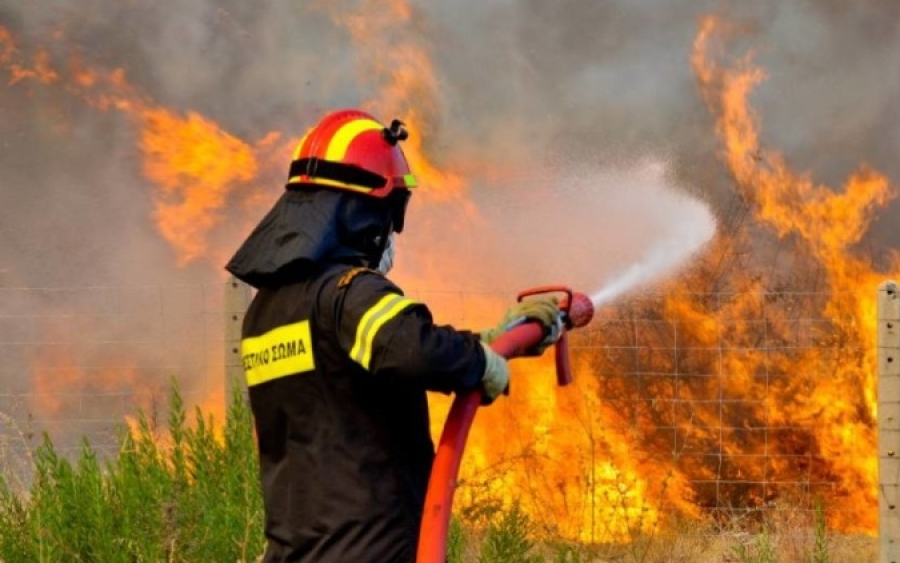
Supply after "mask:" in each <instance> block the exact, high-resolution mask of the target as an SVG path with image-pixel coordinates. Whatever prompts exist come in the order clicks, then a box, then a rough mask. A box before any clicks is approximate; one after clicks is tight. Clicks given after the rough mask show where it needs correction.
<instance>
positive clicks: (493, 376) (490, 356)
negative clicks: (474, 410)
mask: <svg viewBox="0 0 900 563" xmlns="http://www.w3.org/2000/svg"><path fill="white" fill-rule="evenodd" d="M481 346H482V347H483V348H484V375H483V376H482V377H481V383H482V385H483V386H484V395H485V400H486V402H484V404H490V403H492V402H493V401H494V399H496V398H497V396H498V395H500V394H501V393H503V391H504V390H506V388H507V387H508V386H509V367H508V366H507V365H506V358H504V357H503V356H501V355H500V354H498V353H497V352H494V351H493V350H492V349H491V347H490V346H488V345H487V344H485V343H484V342H482V343H481Z"/></svg>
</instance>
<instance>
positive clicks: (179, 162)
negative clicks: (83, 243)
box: [140, 108, 257, 263]
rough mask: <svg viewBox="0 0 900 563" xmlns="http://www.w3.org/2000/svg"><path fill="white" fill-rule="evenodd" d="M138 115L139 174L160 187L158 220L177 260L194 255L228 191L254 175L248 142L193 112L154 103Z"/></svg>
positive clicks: (201, 247) (215, 220) (200, 252)
mask: <svg viewBox="0 0 900 563" xmlns="http://www.w3.org/2000/svg"><path fill="white" fill-rule="evenodd" d="M141 118H142V120H143V123H144V126H143V127H142V131H141V141H140V146H141V150H142V152H143V153H144V175H145V176H146V177H147V178H149V179H150V180H151V181H153V182H154V183H156V184H157V185H158V186H159V187H160V188H161V193H160V194H159V196H158V197H157V201H156V212H155V215H156V220H157V225H158V227H159V229H160V232H161V234H162V235H163V237H164V238H165V239H166V240H168V241H169V242H171V243H173V245H175V246H176V247H177V248H179V249H181V252H180V256H179V261H180V262H181V263H186V262H189V261H192V260H195V259H197V258H198V257H200V256H202V255H203V253H204V251H205V250H206V248H205V245H204V244H203V233H206V232H207V231H209V230H210V229H211V228H212V227H214V226H215V225H216V224H217V223H218V222H219V221H220V220H221V216H220V215H219V213H218V212H219V211H220V210H221V209H222V208H223V207H224V205H225V199H226V196H227V195H228V192H229V190H231V189H232V188H233V187H234V186H235V185H236V184H240V183H242V182H248V181H250V180H252V179H253V178H255V177H256V174H257V163H256V157H255V155H254V154H253V151H252V149H251V147H250V146H249V145H247V144H246V143H244V142H243V141H241V140H240V139H238V138H236V137H234V136H232V135H229V134H228V133H226V132H224V131H222V130H221V129H220V128H219V127H218V126H217V125H216V124H215V123H213V122H212V121H210V120H208V119H205V118H204V117H203V116H201V115H198V114H196V113H189V114H188V115H187V116H186V117H181V116H178V115H176V114H174V113H173V112H171V111H169V110H166V109H162V108H154V109H150V110H146V111H143V112H141Z"/></svg>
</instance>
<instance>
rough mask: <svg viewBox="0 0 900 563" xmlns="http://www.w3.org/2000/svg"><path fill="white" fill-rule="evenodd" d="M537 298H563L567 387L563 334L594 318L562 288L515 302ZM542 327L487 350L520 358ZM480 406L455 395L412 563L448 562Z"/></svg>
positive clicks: (581, 298)
mask: <svg viewBox="0 0 900 563" xmlns="http://www.w3.org/2000/svg"><path fill="white" fill-rule="evenodd" d="M540 293H564V294H565V295H564V296H563V297H562V298H561V299H560V306H559V308H560V313H561V315H562V318H563V326H564V330H563V333H562V335H560V337H559V339H558V340H557V341H556V344H554V348H555V354H556V380H557V383H558V384H559V385H560V386H564V385H568V384H569V383H571V382H572V371H571V367H570V364H569V350H568V342H567V340H568V339H567V337H566V331H568V330H571V329H573V328H578V327H582V326H584V325H586V324H588V323H589V322H590V321H591V319H592V318H593V316H594V305H593V303H591V300H590V298H588V297H587V296H586V295H584V294H582V293H575V292H573V291H572V290H571V289H569V288H567V287H563V286H545V287H538V288H535V289H531V290H528V291H523V292H522V293H520V294H519V296H518V300H519V301H521V300H522V299H524V298H526V297H528V296H532V295H536V294H540ZM544 336H545V334H544V328H543V327H542V326H541V325H540V323H538V322H534V321H532V322H526V323H524V324H521V325H518V326H516V327H515V328H512V329H510V330H508V331H507V332H505V333H504V334H503V335H501V336H500V337H499V338H497V339H496V340H495V341H494V342H493V343H492V344H491V348H493V350H494V351H495V352H497V353H498V354H500V355H501V356H503V357H505V358H507V359H511V358H515V357H518V356H522V355H524V354H525V353H527V351H528V350H529V349H531V348H533V347H534V346H536V345H538V344H539V343H540V342H541V340H543V339H544ZM480 404H481V392H480V391H472V392H470V393H466V394H461V395H457V396H456V398H455V399H454V400H453V405H452V406H451V407H450V414H448V415H447V421H446V422H445V423H444V431H443V432H442V433H441V441H440V443H439V444H438V448H437V454H436V456H435V459H434V466H433V467H432V469H431V478H430V479H429V481H428V491H427V493H426V495H425V511H424V513H423V516H422V527H421V530H420V534H419V548H418V551H417V554H416V561H417V563H445V561H446V558H447V534H448V532H449V529H450V514H451V509H452V505H453V493H454V491H455V490H456V478H457V476H458V475H459V464H460V462H461V461H462V456H463V450H464V449H465V447H466V439H467V438H468V437H469V429H471V427H472V422H473V421H474V420H475V412H476V411H477V410H478V407H479V406H480Z"/></svg>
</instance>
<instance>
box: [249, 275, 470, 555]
mask: <svg viewBox="0 0 900 563" xmlns="http://www.w3.org/2000/svg"><path fill="white" fill-rule="evenodd" d="M242 356H243V362H244V370H245V374H246V376H247V383H248V385H249V394H250V402H251V405H252V409H253V415H254V419H255V424H256V432H257V439H258V443H259V454H260V464H261V479H262V490H263V495H264V497H265V507H266V514H265V518H266V523H265V532H266V537H267V539H268V545H267V551H266V557H265V561H266V562H275V561H279V562H280V561H304V562H316V563H330V562H340V563H344V562H353V563H367V562H373V563H390V562H395V561H396V562H412V561H414V560H415V550H416V542H417V540H418V531H419V524H420V520H421V516H422V509H423V504H424V496H425V490H426V487H427V483H428V476H429V473H430V471H431V464H432V460H433V458H434V445H433V443H432V440H431V436H430V433H429V420H428V403H427V401H426V394H425V391H426V390H433V391H442V392H452V391H461V390H469V389H473V388H475V387H477V386H478V385H479V383H480V379H481V376H482V373H483V371H484V362H485V360H484V351H483V349H482V348H481V345H480V344H479V342H478V336H477V335H475V334H473V333H471V332H468V331H458V330H455V329H453V328H451V327H447V326H436V325H435V324H434V323H433V322H432V318H431V314H430V313H429V311H428V309H427V308H426V307H425V306H424V305H423V304H421V303H417V302H416V301H414V300H412V299H409V298H407V297H405V296H404V295H403V293H402V292H401V291H400V289H399V288H398V287H397V286H395V285H394V284H393V283H391V282H390V281H388V280H387V279H386V278H384V277H383V276H381V275H379V274H377V273H375V272H373V271H371V270H364V269H362V268H351V267H350V266H343V265H334V266H330V267H327V268H325V269H324V270H322V271H320V272H319V273H317V274H315V275H313V276H311V277H310V278H309V279H306V280H303V281H299V282H295V283H292V284H290V285H285V286H282V287H279V288H275V289H265V288H263V289H261V290H260V291H259V292H258V293H257V295H256V297H255V298H254V300H253V302H252V304H251V305H250V308H249V310H248V312H247V316H246V318H245V321H244V327H243V339H242Z"/></svg>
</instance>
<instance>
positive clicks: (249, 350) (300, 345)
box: [241, 321, 316, 387]
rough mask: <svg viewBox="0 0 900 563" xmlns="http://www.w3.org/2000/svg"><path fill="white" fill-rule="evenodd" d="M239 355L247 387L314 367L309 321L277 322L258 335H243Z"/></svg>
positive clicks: (310, 369)
mask: <svg viewBox="0 0 900 563" xmlns="http://www.w3.org/2000/svg"><path fill="white" fill-rule="evenodd" d="M241 357H242V358H243V361H244V374H245V375H246V376H247V385H248V386H250V387H253V386H254V385H259V384H260V383H265V382H266V381H271V380H273V379H278V378H280V377H286V376H288V375H293V374H296V373H303V372H307V371H312V370H314V369H315V367H316V362H315V359H314V358H313V348H312V337H311V335H310V331H309V321H300V322H298V323H293V324H289V325H284V326H280V327H278V328H275V329H272V330H270V331H269V332H267V333H265V334H263V335H262V336H254V337H252V338H245V339H243V340H242V341H241Z"/></svg>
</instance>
